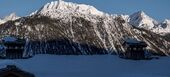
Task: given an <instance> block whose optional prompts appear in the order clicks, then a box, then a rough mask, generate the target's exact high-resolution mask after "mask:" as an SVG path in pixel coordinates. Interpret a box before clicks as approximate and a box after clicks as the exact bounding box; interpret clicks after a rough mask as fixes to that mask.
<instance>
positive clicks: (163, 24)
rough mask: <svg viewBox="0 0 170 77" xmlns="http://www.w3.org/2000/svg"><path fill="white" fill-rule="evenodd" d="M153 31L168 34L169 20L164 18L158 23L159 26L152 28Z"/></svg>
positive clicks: (169, 29)
mask: <svg viewBox="0 0 170 77" xmlns="http://www.w3.org/2000/svg"><path fill="white" fill-rule="evenodd" d="M153 31H154V32H155V33H159V34H169V33H170V20H168V19H165V20H164V21H163V22H161V23H160V24H159V26H158V27H157V28H156V29H154V30H153Z"/></svg>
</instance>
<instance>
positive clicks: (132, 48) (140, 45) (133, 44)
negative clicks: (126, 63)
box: [123, 39, 147, 60]
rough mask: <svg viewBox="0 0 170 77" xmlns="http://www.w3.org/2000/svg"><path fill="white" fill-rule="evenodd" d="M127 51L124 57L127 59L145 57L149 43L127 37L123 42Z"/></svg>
mask: <svg viewBox="0 0 170 77" xmlns="http://www.w3.org/2000/svg"><path fill="white" fill-rule="evenodd" d="M123 46H124V49H125V52H124V53H123V57H124V58H127V59H135V60H136V59H137V60H138V59H145V51H146V47H147V44H146V43H145V42H143V41H138V40H136V39H127V40H125V41H124V43H123Z"/></svg>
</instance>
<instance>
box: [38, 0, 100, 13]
mask: <svg viewBox="0 0 170 77" xmlns="http://www.w3.org/2000/svg"><path fill="white" fill-rule="evenodd" d="M60 12H62V13H80V14H90V15H99V16H101V15H103V12H101V11H99V10H97V9H96V8H95V7H93V6H90V5H85V4H77V3H72V2H65V1H63V0H59V1H52V2H50V3H47V4H46V5H44V6H43V7H42V8H41V9H40V10H39V11H38V13H39V14H41V15H45V16H55V15H56V14H58V13H60Z"/></svg>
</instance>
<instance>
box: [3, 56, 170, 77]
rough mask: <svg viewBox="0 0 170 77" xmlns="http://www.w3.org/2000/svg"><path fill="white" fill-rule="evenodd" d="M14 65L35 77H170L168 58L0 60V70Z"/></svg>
mask: <svg viewBox="0 0 170 77" xmlns="http://www.w3.org/2000/svg"><path fill="white" fill-rule="evenodd" d="M8 64H15V65H17V66H18V67H19V68H21V69H23V70H25V71H28V72H31V73H33V74H35V76H36V77H170V58H169V57H161V58H160V59H153V60H137V61H134V60H125V59H120V58H118V57H117V56H114V55H103V56H97V55H95V56H55V55H37V56H35V57H33V58H31V59H23V60H0V68H3V67H5V65H8Z"/></svg>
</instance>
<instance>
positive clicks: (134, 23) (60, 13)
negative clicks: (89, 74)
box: [0, 0, 170, 55]
mask: <svg viewBox="0 0 170 77" xmlns="http://www.w3.org/2000/svg"><path fill="white" fill-rule="evenodd" d="M169 33H170V20H168V19H165V21H163V22H158V21H156V20H154V19H153V18H151V17H149V16H148V15H146V14H145V13H144V12H143V11H139V12H136V13H134V14H132V15H117V14H114V15H110V14H107V13H104V12H101V11H99V10H97V9H96V8H95V7H93V6H90V5H85V4H77V3H72V2H65V1H61V0H60V1H53V2H51V3H47V4H46V5H44V6H43V7H42V8H41V9H39V10H37V11H35V12H33V13H32V14H30V15H28V16H25V17H18V16H16V15H15V13H12V14H11V15H10V16H7V17H5V18H4V19H0V35H1V37H2V36H6V35H14V36H18V37H20V38H25V39H27V46H26V54H30V53H33V54H43V53H44V54H45V53H47V54H57V55H95V54H116V53H117V52H118V51H122V52H123V51H124V48H123V46H122V42H123V40H125V39H127V38H135V39H138V40H142V41H145V42H146V43H147V45H148V47H147V49H148V51H149V52H152V53H154V54H158V55H170V40H169V39H170V34H169Z"/></svg>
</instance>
